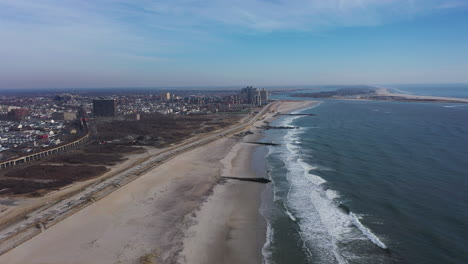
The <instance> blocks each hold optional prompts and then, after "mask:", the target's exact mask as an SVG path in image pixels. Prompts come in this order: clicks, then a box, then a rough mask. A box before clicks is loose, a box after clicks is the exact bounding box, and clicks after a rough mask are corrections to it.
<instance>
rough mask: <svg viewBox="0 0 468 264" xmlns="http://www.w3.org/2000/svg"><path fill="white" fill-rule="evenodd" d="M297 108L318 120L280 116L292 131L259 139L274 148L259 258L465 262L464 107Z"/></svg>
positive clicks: (337, 104)
mask: <svg viewBox="0 0 468 264" xmlns="http://www.w3.org/2000/svg"><path fill="white" fill-rule="evenodd" d="M399 89H400V90H402V91H405V89H403V88H399ZM464 91H465V94H464V95H467V96H468V89H465V90H464ZM458 92H460V91H458ZM441 94H442V95H441ZM462 94H463V93H462ZM437 95H439V96H443V91H442V92H441V91H438V94H437ZM282 97H283V98H284V97H287V95H280V96H277V97H276V98H277V99H279V98H282ZM460 97H461V96H460ZM301 113H313V114H316V115H317V116H284V117H281V118H279V119H277V120H275V121H274V123H273V125H276V126H297V127H299V128H298V129H287V130H268V131H266V133H265V138H264V139H263V140H264V141H265V142H275V143H280V144H281V145H280V146H276V147H275V146H270V147H268V149H267V164H266V166H267V170H268V174H269V177H270V178H271V180H272V184H270V185H269V186H268V187H267V189H266V191H265V193H264V197H263V202H262V209H261V212H262V214H263V215H264V216H265V218H266V219H267V222H268V232H267V233H268V234H267V242H266V244H265V246H264V248H263V254H264V257H265V263H272V264H280V263H325V264H327V263H411V264H430V263H434V264H436V263H437V264H440V263H460V264H462V263H468V254H467V253H466V252H467V251H466V247H467V245H468V105H461V104H440V103H408V102H405V103H402V102H376V101H340V100H327V101H323V102H322V103H321V104H320V105H318V106H316V107H313V108H310V109H306V110H303V111H302V112H301Z"/></svg>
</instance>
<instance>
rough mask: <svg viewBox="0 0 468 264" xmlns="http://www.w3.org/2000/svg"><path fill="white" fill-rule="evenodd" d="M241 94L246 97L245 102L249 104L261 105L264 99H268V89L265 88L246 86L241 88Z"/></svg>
mask: <svg viewBox="0 0 468 264" xmlns="http://www.w3.org/2000/svg"><path fill="white" fill-rule="evenodd" d="M241 93H242V94H245V96H246V97H247V103H248V104H251V105H262V103H263V102H264V101H268V100H269V96H268V91H267V90H266V89H262V90H258V89H257V88H255V87H252V86H247V87H245V88H242V90H241Z"/></svg>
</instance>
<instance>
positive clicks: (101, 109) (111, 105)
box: [93, 99, 117, 116]
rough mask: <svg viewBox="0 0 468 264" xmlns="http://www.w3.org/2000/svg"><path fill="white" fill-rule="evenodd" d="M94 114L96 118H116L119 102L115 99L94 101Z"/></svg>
mask: <svg viewBox="0 0 468 264" xmlns="http://www.w3.org/2000/svg"><path fill="white" fill-rule="evenodd" d="M93 113H94V115H95V116H116V115H117V101H115V100H114V99H95V100H93Z"/></svg>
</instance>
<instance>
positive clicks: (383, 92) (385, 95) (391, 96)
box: [376, 88, 468, 103]
mask: <svg viewBox="0 0 468 264" xmlns="http://www.w3.org/2000/svg"><path fill="white" fill-rule="evenodd" d="M376 94H377V96H376V98H380V99H383V100H394V101H398V100H403V101H417V102H418V101H420V102H425V101H426V102H440V103H468V99H465V98H454V97H440V96H424V95H412V94H400V93H392V92H390V91H389V90H388V89H387V88H379V89H377V91H376Z"/></svg>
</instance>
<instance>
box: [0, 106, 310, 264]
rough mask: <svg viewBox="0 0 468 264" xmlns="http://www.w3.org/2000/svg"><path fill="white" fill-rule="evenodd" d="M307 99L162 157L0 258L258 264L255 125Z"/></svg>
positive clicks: (259, 187) (261, 234)
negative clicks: (239, 132)
mask: <svg viewBox="0 0 468 264" xmlns="http://www.w3.org/2000/svg"><path fill="white" fill-rule="evenodd" d="M313 103H314V102H312V101H284V102H281V103H275V104H274V105H273V107H272V109H273V110H274V111H271V112H268V113H267V114H266V115H265V117H264V118H263V119H261V120H259V121H257V122H256V123H255V124H253V125H252V126H251V127H250V128H248V130H250V131H251V132H253V134H251V135H248V136H246V137H244V138H240V137H236V136H233V135H227V136H226V137H222V138H220V139H218V140H216V141H213V142H211V143H208V144H206V145H203V146H200V147H196V148H194V149H191V150H189V151H187V152H184V153H182V154H180V155H177V156H176V157H174V158H172V159H170V160H168V161H166V162H164V163H163V164H161V165H160V166H158V167H156V168H154V169H152V170H150V171H148V172H146V173H145V174H143V175H142V176H140V177H139V178H137V179H136V180H134V181H132V182H131V183H129V184H127V185H125V186H123V187H121V188H119V189H118V190H116V191H114V192H112V193H111V194H109V195H108V196H106V197H104V198H102V199H101V200H99V201H97V202H95V203H93V204H91V205H89V206H87V207H86V208H84V209H82V210H81V211H79V212H77V213H76V214H74V215H72V216H70V217H68V218H66V219H65V220H63V221H61V222H59V223H58V224H56V225H54V226H52V227H50V228H49V229H47V230H45V231H44V232H42V233H41V234H39V235H37V236H35V237H34V238H32V239H31V240H29V241H27V242H25V243H23V244H21V245H20V246H18V247H16V248H15V249H13V250H11V251H9V252H7V253H6V254H4V255H2V256H0V263H9V264H15V263H37V264H39V263H40V264H44V263H48V264H53V263H113V264H114V263H261V262H262V254H261V248H262V246H263V244H264V242H265V232H266V230H265V229H266V224H265V220H264V219H263V217H262V216H261V215H260V213H259V206H260V200H261V199H260V196H261V193H262V191H263V189H264V188H265V185H264V184H260V183H254V182H243V181H236V180H224V179H222V178H221V176H234V177H256V175H255V173H254V172H253V171H252V168H251V158H252V153H253V151H254V150H255V148H256V147H257V145H254V144H249V143H246V142H248V141H255V140H257V139H258V138H260V137H261V133H262V131H261V130H260V129H257V128H256V127H257V126H260V125H262V124H263V121H265V120H269V119H271V118H273V115H274V114H275V113H277V112H282V113H285V112H290V111H294V110H296V109H300V108H305V107H308V106H311V105H312V104H313Z"/></svg>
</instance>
